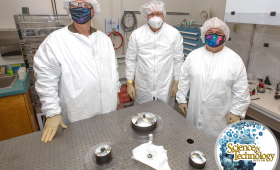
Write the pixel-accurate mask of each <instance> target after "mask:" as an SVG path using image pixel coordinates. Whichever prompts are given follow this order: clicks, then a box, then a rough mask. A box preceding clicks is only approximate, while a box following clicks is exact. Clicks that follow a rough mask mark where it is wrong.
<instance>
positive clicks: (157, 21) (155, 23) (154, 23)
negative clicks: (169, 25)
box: [149, 16, 163, 29]
mask: <svg viewBox="0 0 280 170" xmlns="http://www.w3.org/2000/svg"><path fill="white" fill-rule="evenodd" d="M162 23H163V20H162V18H161V17H156V16H154V17H153V18H150V19H149V25H150V26H151V27H153V28H155V29H158V28H160V27H161V25H162Z"/></svg>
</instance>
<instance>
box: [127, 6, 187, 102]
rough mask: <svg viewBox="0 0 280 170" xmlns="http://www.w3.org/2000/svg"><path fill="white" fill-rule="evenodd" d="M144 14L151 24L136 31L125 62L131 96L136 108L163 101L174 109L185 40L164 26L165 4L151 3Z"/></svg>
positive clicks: (144, 10) (144, 8) (143, 7)
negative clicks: (147, 103) (151, 102)
mask: <svg viewBox="0 0 280 170" xmlns="http://www.w3.org/2000/svg"><path fill="white" fill-rule="evenodd" d="M140 12H141V14H142V15H143V17H144V19H145V20H146V21H148V23H147V24H145V25H143V26H142V27H140V28H138V29H137V30H135V31H133V33H132V34H131V36H130V39H129V44H128V49H127V54H126V58H125V62H126V79H127V93H128V94H129V96H130V97H131V98H133V99H134V98H135V102H134V103H135V104H142V103H146V102H149V101H152V100H157V99H162V100H163V101H165V102H166V103H168V104H169V105H170V106H172V107H174V104H175V95H176V92H177V91H178V80H179V74H180V67H181V65H182V64H183V57H184V55H183V38H182V36H181V35H180V33H179V31H178V30H176V29H175V28H174V27H172V26H170V25H168V24H166V23H164V22H163V20H164V17H165V15H166V11H165V7H164V3H163V2H161V1H150V2H148V3H146V4H145V5H143V6H141V8H140ZM134 76H135V89H134V87H133V86H132V81H133V79H134Z"/></svg>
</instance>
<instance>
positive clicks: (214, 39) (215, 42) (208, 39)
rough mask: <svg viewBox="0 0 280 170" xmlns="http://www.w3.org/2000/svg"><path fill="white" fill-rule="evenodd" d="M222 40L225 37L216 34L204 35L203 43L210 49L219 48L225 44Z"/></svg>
mask: <svg viewBox="0 0 280 170" xmlns="http://www.w3.org/2000/svg"><path fill="white" fill-rule="evenodd" d="M224 38H225V36H223V35H217V34H210V35H205V43H206V44H207V45H209V46H210V47H212V48H215V47H219V46H220V45H222V44H223V43H224V42H225V40H224Z"/></svg>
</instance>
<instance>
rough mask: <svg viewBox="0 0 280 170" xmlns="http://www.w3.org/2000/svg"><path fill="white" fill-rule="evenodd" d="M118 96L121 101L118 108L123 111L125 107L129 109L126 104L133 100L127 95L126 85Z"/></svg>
mask: <svg viewBox="0 0 280 170" xmlns="http://www.w3.org/2000/svg"><path fill="white" fill-rule="evenodd" d="M118 96H119V100H120V104H119V106H118V110H119V109H123V108H125V107H128V106H125V103H129V102H131V99H130V97H129V95H128V94H127V88H126V85H122V86H121V88H120V92H119V94H118Z"/></svg>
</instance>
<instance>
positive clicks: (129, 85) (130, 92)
mask: <svg viewBox="0 0 280 170" xmlns="http://www.w3.org/2000/svg"><path fill="white" fill-rule="evenodd" d="M126 85H127V87H126V88H127V94H128V95H129V97H130V98H132V99H134V98H135V89H134V87H133V85H132V80H127V84H126Z"/></svg>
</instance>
